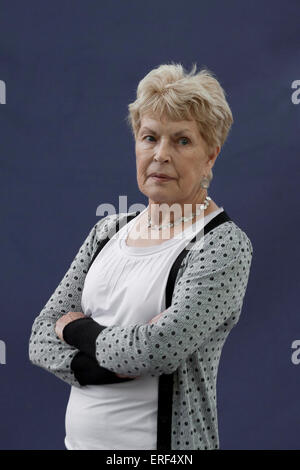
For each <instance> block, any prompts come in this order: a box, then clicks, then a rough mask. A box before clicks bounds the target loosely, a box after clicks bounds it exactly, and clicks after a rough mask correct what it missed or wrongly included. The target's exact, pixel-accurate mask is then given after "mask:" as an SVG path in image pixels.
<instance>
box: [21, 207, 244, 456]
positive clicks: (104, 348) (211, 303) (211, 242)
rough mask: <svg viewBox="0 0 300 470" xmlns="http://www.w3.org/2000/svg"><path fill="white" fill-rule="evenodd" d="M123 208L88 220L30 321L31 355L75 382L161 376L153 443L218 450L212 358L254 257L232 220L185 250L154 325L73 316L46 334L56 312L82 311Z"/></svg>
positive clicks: (234, 314)
mask: <svg viewBox="0 0 300 470" xmlns="http://www.w3.org/2000/svg"><path fill="white" fill-rule="evenodd" d="M130 214H132V213H129V214H126V213H121V214H116V215H109V216H106V217H104V218H103V219H101V220H100V221H98V222H97V223H96V224H95V225H94V226H93V227H92V229H91V230H90V232H89V234H88V235H87V237H86V239H85V241H84V242H83V244H82V246H81V247H80V249H79V251H78V253H77V254H76V256H75V258H74V260H73V262H72V263H71V265H70V267H69V269H68V271H67V272H66V274H65V275H64V277H63V279H62V280H61V282H60V283H59V285H58V286H57V288H56V290H55V291H54V293H53V295H52V296H51V297H50V299H49V300H48V302H47V303H46V305H45V306H44V307H43V309H42V310H41V312H40V314H39V315H38V316H37V317H36V318H35V320H34V323H33V325H32V331H31V336H30V339H29V359H30V361H31V362H32V363H33V364H35V365H37V366H39V367H42V368H44V369H46V370H48V371H49V372H51V373H53V374H54V375H55V376H57V377H58V378H60V379H62V380H63V381H65V382H67V383H68V384H70V385H72V386H75V387H81V386H84V385H85V384H99V385H100V384H101V383H113V382H120V381H124V380H125V381H126V380H134V377H136V376H141V375H147V374H150V375H152V376H159V377H160V389H159V403H160V407H161V410H162V407H163V406H164V407H166V408H168V405H167V404H168V403H169V409H170V413H169V415H170V416H169V417H168V416H167V414H166V412H165V413H164V412H163V410H162V412H161V413H160V417H161V418H160V420H159V421H158V436H162V435H163V434H164V437H161V438H160V439H159V438H158V444H159V445H158V449H161V450H167V449H168V448H169V449H172V450H177V449H180V450H202V449H218V448H219V435H218V421H217V402H216V396H217V394H216V382H217V371H218V365H219V361H220V356H221V351H222V347H223V345H224V342H225V340H226V338H227V336H228V334H229V332H230V331H231V329H232V328H233V327H234V326H235V325H236V323H237V322H238V320H239V317H240V314H241V310H242V305H243V299H244V296H245V292H246V288H247V283H248V278H249V273H250V266H251V261H252V255H253V247H252V244H251V241H250V240H249V238H248V237H247V235H246V234H245V232H244V231H243V230H241V229H240V228H239V227H238V226H237V225H236V224H235V223H234V222H233V221H232V220H231V219H230V218H228V220H227V221H225V222H224V223H221V224H219V225H217V226H216V227H215V228H213V229H212V230H210V231H209V232H208V233H205V236H204V240H199V241H196V244H197V243H199V249H192V250H189V251H188V254H187V255H186V256H185V257H184V259H183V261H182V263H181V265H180V267H179V269H178V272H177V276H176V282H175V285H174V290H173V295H172V303H171V305H170V306H169V307H168V308H167V310H165V311H164V314H163V315H162V316H161V317H160V318H159V320H158V321H157V322H156V323H152V324H149V323H147V324H145V325H136V326H132V325H130V326H129V327H127V328H126V327H125V328H124V326H122V327H119V326H109V327H105V326H102V325H99V324H98V323H97V322H95V321H94V320H93V319H92V318H85V319H78V320H75V321H73V322H72V323H69V324H68V325H67V326H66V327H65V328H64V333H63V334H64V339H65V341H61V340H60V339H59V338H58V337H57V336H56V333H55V331H54V328H55V323H56V321H57V319H58V318H59V317H60V316H61V315H62V314H65V313H68V312H69V311H81V310H82V308H81V293H82V289H83V284H84V279H85V276H86V274H87V271H88V269H89V266H90V264H91V260H92V259H93V256H94V255H95V253H96V252H97V249H98V250H99V244H100V243H101V242H103V240H104V239H105V238H106V237H107V236H108V234H109V233H110V230H112V228H113V227H115V224H116V222H117V221H119V223H122V221H124V218H125V217H126V216H128V215H130ZM123 223H124V222H123ZM125 223H126V221H125ZM200 244H201V248H200ZM158 313H160V312H158ZM116 373H118V374H123V375H126V376H127V377H128V378H126V379H125V378H118V377H117V376H116V375H115V374H116ZM130 377H132V379H131V378H130ZM165 431H167V432H165ZM168 435H169V440H168ZM168 443H169V444H168Z"/></svg>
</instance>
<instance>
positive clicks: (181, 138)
mask: <svg viewBox="0 0 300 470" xmlns="http://www.w3.org/2000/svg"><path fill="white" fill-rule="evenodd" d="M148 137H150V138H153V139H154V137H153V135H146V136H145V137H144V139H147V138H148ZM178 140H179V141H180V140H185V141H186V143H189V139H188V138H187V137H180V139H178ZM150 142H151V141H150Z"/></svg>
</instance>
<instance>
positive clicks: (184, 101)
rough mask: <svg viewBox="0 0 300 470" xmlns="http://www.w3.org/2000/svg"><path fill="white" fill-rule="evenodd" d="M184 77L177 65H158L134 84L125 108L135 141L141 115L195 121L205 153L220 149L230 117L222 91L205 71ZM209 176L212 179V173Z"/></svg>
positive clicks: (191, 73)
mask: <svg viewBox="0 0 300 470" xmlns="http://www.w3.org/2000/svg"><path fill="white" fill-rule="evenodd" d="M196 69H197V65H196V64H193V67H192V70H191V71H190V73H187V72H186V71H185V70H184V68H183V66H182V65H181V64H180V63H174V62H173V61H172V62H171V63H170V64H162V65H160V66H159V67H157V68H155V69H153V70H151V71H150V72H149V73H148V74H147V75H146V76H145V77H144V78H143V79H142V80H141V81H140V82H139V84H138V87H137V93H136V100H135V101H134V102H133V103H130V104H129V105H128V110H129V113H128V115H127V117H126V121H127V123H128V124H129V126H130V127H131V131H132V133H133V136H134V138H135V139H136V137H137V135H138V132H139V129H140V126H141V117H142V115H143V114H145V113H150V114H155V115H158V116H159V118H162V116H163V115H165V116H166V117H167V118H169V119H170V120H172V121H181V120H193V119H194V120H195V121H196V124H197V126H198V129H199V132H200V134H201V136H202V137H203V139H204V141H205V142H206V144H207V148H208V150H210V149H212V148H214V147H216V146H220V148H221V147H222V146H223V145H224V143H225V141H226V139H227V136H228V133H229V131H230V128H231V126H232V123H233V117H232V113H231V110H230V107H229V105H228V103H227V101H226V98H225V91H224V90H223V88H222V87H221V85H220V83H219V82H218V80H217V79H216V78H215V77H214V76H213V75H214V74H213V73H212V72H211V71H209V70H208V69H207V68H203V69H202V70H200V72H198V73H196ZM210 173H211V174H210V175H209V177H210V179H211V178H212V172H210Z"/></svg>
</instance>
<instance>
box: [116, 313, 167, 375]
mask: <svg viewBox="0 0 300 470" xmlns="http://www.w3.org/2000/svg"><path fill="white" fill-rule="evenodd" d="M164 312H165V310H164V311H163V312H161V313H159V314H158V315H156V316H155V317H153V318H152V319H151V320H150V321H149V322H148V323H155V322H157V320H158V319H159V318H160V317H161V315H163V314H164ZM116 376H117V377H121V379H127V378H130V379H136V377H130V376H129V375H120V374H116Z"/></svg>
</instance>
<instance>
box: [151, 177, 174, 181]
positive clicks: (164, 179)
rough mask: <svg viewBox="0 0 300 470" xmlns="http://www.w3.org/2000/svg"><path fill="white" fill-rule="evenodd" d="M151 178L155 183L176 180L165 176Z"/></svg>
mask: <svg viewBox="0 0 300 470" xmlns="http://www.w3.org/2000/svg"><path fill="white" fill-rule="evenodd" d="M151 178H153V179H154V181H160V182H165V181H172V180H173V179H174V178H166V177H165V176H151Z"/></svg>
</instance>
